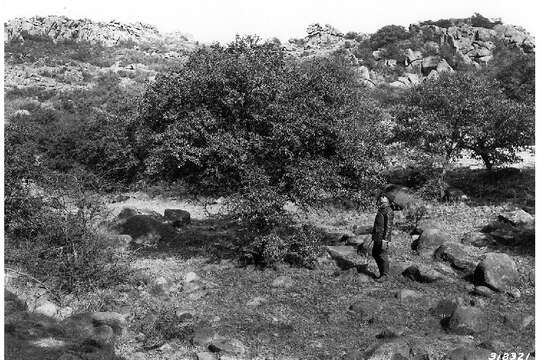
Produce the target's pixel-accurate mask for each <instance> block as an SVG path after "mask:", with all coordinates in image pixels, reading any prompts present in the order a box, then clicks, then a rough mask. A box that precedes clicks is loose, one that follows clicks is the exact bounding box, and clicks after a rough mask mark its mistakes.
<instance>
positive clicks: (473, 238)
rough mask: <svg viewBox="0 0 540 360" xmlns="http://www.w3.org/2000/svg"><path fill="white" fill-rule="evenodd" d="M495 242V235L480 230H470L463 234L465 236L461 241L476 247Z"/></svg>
mask: <svg viewBox="0 0 540 360" xmlns="http://www.w3.org/2000/svg"><path fill="white" fill-rule="evenodd" d="M494 242H495V240H494V239H493V236H491V235H489V234H486V233H483V232H479V231H471V232H468V233H466V234H465V235H463V238H462V239H461V243H463V244H465V245H472V246H476V247H484V246H488V245H490V244H493V243H494Z"/></svg>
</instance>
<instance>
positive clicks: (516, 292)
mask: <svg viewBox="0 0 540 360" xmlns="http://www.w3.org/2000/svg"><path fill="white" fill-rule="evenodd" d="M506 294H507V295H508V296H510V297H512V298H514V299H519V298H520V297H521V291H519V289H518V288H515V287H512V288H510V289H507V290H506Z"/></svg>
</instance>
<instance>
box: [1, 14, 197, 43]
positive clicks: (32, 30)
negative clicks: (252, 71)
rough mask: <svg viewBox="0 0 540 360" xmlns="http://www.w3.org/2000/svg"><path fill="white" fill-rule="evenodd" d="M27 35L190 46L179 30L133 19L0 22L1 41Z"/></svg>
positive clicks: (51, 19)
mask: <svg viewBox="0 0 540 360" xmlns="http://www.w3.org/2000/svg"><path fill="white" fill-rule="evenodd" d="M29 37H48V38H50V39H51V40H53V41H54V42H59V41H68V40H71V41H76V42H79V41H87V42H89V43H91V44H101V45H104V46H109V47H110V46H116V45H121V44H127V43H135V44H142V43H150V44H151V43H159V42H161V43H163V44H165V45H166V46H167V47H169V48H172V49H174V48H190V47H192V45H193V41H192V39H191V38H190V36H189V35H186V34H182V33H168V34H162V33H160V32H159V31H158V30H157V29H156V28H155V27H154V26H152V25H148V24H144V23H141V22H137V23H134V24H123V23H120V22H118V21H110V22H107V23H105V22H94V21H91V20H88V19H78V20H73V19H69V18H67V17H65V16H47V17H39V16H35V17H32V18H16V19H12V20H10V21H8V22H7V23H6V24H5V25H4V42H6V41H13V40H18V41H24V40H25V39H26V38H29Z"/></svg>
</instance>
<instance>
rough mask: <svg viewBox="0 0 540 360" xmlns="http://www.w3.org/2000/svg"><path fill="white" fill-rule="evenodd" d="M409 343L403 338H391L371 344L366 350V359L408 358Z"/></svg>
mask: <svg viewBox="0 0 540 360" xmlns="http://www.w3.org/2000/svg"><path fill="white" fill-rule="evenodd" d="M409 354H410V347H409V345H408V344H407V343H406V342H405V341H403V340H399V339H396V340H391V341H385V342H383V343H379V344H375V345H372V346H370V347H369V348H368V349H366V351H365V352H364V359H365V360H388V359H395V360H397V359H400V360H401V359H408V358H409Z"/></svg>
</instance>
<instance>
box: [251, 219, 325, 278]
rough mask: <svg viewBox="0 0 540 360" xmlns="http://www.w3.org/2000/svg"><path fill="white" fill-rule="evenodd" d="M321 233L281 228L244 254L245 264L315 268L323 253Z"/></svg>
mask: <svg viewBox="0 0 540 360" xmlns="http://www.w3.org/2000/svg"><path fill="white" fill-rule="evenodd" d="M321 241H322V234H321V233H320V232H319V231H317V230H316V229H315V228H313V227H311V226H306V225H304V226H302V227H301V228H294V227H282V228H279V229H275V230H274V231H273V232H271V233H269V234H266V235H260V236H257V237H256V238H255V240H253V241H251V242H250V244H249V245H248V246H247V248H246V249H245V251H244V258H243V260H244V263H254V264H257V265H260V266H263V267H264V266H273V265H275V264H277V263H281V262H286V263H289V264H291V265H294V266H301V267H307V268H313V266H314V265H315V263H316V261H317V257H318V256H319V255H320V253H321Z"/></svg>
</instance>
